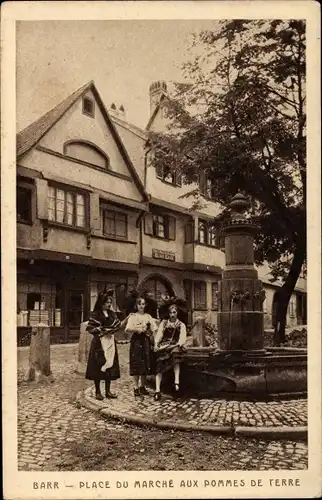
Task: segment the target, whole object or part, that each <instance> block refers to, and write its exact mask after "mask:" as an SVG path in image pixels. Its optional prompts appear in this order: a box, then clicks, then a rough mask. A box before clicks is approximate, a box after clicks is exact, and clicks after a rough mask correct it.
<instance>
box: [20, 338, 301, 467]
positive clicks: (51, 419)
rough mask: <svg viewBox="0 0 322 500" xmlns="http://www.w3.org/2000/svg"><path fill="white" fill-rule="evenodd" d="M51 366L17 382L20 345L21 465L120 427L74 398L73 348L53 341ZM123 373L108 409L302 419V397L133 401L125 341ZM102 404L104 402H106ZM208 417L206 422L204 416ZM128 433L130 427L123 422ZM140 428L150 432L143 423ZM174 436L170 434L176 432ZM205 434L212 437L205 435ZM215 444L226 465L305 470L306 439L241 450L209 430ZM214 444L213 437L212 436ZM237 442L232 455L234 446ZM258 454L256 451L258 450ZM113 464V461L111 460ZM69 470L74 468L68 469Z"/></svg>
mask: <svg viewBox="0 0 322 500" xmlns="http://www.w3.org/2000/svg"><path fill="white" fill-rule="evenodd" d="M51 352H52V363H51V364H52V371H53V375H54V382H53V383H49V384H45V383H43V384H38V385H36V384H35V383H26V382H23V373H24V370H26V368H27V363H28V354H29V350H28V349H25V348H24V349H19V350H18V380H19V381H20V383H19V385H18V458H19V460H18V467H19V470H59V468H60V466H59V457H64V455H67V454H68V453H69V452H70V445H71V444H72V443H75V441H78V442H79V443H81V444H83V445H86V443H88V440H89V438H90V436H91V434H92V432H93V429H95V431H100V430H101V431H104V432H110V433H112V432H113V433H120V434H118V435H121V434H122V433H124V432H125V431H126V426H125V425H124V424H120V423H117V422H113V421H108V420H105V419H102V418H100V417H99V416H98V415H96V414H95V413H93V412H91V411H89V410H87V409H85V408H83V407H80V406H79V405H77V403H76V402H75V396H76V394H77V392H78V391H79V390H81V389H84V388H88V390H89V391H91V386H90V384H89V382H87V381H85V380H84V377H83V376H81V375H77V374H76V373H74V369H75V366H76V360H77V346H76V345H67V346H66V345H63V346H52V351H51ZM119 355H120V364H121V371H122V378H121V379H120V381H117V382H116V383H114V384H113V387H112V389H113V391H115V392H117V393H118V395H119V399H118V400H115V401H109V402H108V405H109V408H110V409H112V408H117V409H118V411H121V410H122V411H124V410H126V411H127V412H133V413H134V412H135V413H136V415H138V414H144V415H146V414H147V413H148V414H153V415H154V416H155V418H158V419H159V418H162V419H168V418H171V419H172V420H175V419H185V420H187V419H190V421H191V422H196V423H198V422H205V421H208V422H212V423H214V422H217V423H218V424H219V422H221V423H224V424H231V423H235V422H238V423H239V424H242V425H254V423H253V422H255V424H256V423H259V422H263V425H265V424H266V423H267V422H272V424H271V425H274V424H275V425H305V423H306V406H305V402H304V401H297V402H294V401H293V402H292V401H287V402H283V403H273V402H272V403H252V404H250V403H247V402H239V403H238V402H228V401H227V402H225V401H223V400H216V401H211V400H201V401H198V400H190V401H189V402H187V401H181V402H179V401H173V400H172V399H171V398H165V399H163V400H162V401H161V403H156V402H154V401H153V399H152V398H150V397H146V398H145V399H144V400H142V401H141V400H139V401H135V400H134V398H133V395H132V385H131V384H130V383H129V382H130V381H129V377H128V375H127V373H128V367H127V357H128V346H126V345H124V346H119ZM103 405H107V403H106V400H105V401H104V402H103ZM207 419H208V420H207ZM127 432H129V427H127ZM142 432H144V433H147V432H149V430H148V429H144V431H143V430H142ZM174 435H175V434H174ZM209 439H210V438H209ZM211 439H212V440H213V443H214V444H218V443H222V446H223V449H224V448H227V449H229V451H230V461H229V464H228V465H227V464H226V466H225V467H223V468H222V469H221V470H223V469H227V470H237V469H239V470H278V469H293V470H295V469H305V468H307V445H306V444H305V443H301V442H295V441H282V442H278V441H270V442H266V441H256V442H254V440H245V442H246V443H249V444H247V445H245V446H244V448H243V451H240V447H239V448H238V447H237V445H235V444H234V443H236V442H237V441H238V440H234V439H233V438H231V437H222V436H221V437H214V436H211ZM211 446H212V441H211ZM235 446H236V453H234V449H235ZM259 452H260V454H259ZM110 468H111V469H113V468H114V467H113V466H111V467H110ZM70 470H73V469H70Z"/></svg>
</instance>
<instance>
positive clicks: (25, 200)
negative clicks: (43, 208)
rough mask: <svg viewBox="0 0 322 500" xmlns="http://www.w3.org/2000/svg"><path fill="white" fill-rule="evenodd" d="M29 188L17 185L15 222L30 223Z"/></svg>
mask: <svg viewBox="0 0 322 500" xmlns="http://www.w3.org/2000/svg"><path fill="white" fill-rule="evenodd" d="M31 194H32V192H31V189H29V188H25V187H22V186H17V222H23V223H25V224H31V222H32V217H31Z"/></svg>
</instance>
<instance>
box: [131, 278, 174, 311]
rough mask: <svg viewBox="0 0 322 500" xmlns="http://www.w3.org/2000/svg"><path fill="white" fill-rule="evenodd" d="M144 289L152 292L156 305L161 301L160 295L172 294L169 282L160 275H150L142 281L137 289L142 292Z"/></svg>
mask: <svg viewBox="0 0 322 500" xmlns="http://www.w3.org/2000/svg"><path fill="white" fill-rule="evenodd" d="M146 290H147V291H149V292H150V293H151V294H152V296H153V298H154V300H156V302H157V303H158V305H160V304H161V302H162V296H164V295H169V296H170V297H171V296H173V295H174V291H173V288H172V286H171V283H170V282H169V281H168V280H167V279H166V278H163V276H160V275H152V276H149V277H148V278H146V279H145V280H143V281H142V283H141V284H140V286H139V291H140V293H143V292H144V291H146Z"/></svg>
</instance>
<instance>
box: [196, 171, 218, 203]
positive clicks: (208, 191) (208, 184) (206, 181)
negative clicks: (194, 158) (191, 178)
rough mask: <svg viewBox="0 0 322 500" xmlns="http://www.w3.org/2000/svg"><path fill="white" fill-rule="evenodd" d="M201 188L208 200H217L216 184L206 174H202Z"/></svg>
mask: <svg viewBox="0 0 322 500" xmlns="http://www.w3.org/2000/svg"><path fill="white" fill-rule="evenodd" d="M199 188H200V191H201V193H202V194H203V195H204V196H205V197H206V198H210V199H214V198H215V183H214V181H213V180H212V179H210V178H209V176H208V175H207V173H206V172H201V173H200V179H199Z"/></svg>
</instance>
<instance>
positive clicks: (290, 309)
mask: <svg viewBox="0 0 322 500" xmlns="http://www.w3.org/2000/svg"><path fill="white" fill-rule="evenodd" d="M288 313H289V315H290V317H291V318H294V316H295V307H294V300H290V303H289V305H288Z"/></svg>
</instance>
